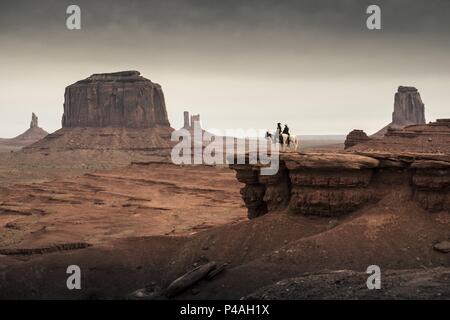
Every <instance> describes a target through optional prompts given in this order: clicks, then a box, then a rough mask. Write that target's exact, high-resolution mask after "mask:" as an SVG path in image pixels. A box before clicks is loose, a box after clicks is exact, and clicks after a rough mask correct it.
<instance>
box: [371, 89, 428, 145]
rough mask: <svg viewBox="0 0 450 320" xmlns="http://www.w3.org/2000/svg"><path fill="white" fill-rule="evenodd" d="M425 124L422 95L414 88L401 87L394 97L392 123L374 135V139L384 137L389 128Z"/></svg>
mask: <svg viewBox="0 0 450 320" xmlns="http://www.w3.org/2000/svg"><path fill="white" fill-rule="evenodd" d="M424 123H425V105H424V104H423V102H422V98H421V97H420V93H419V92H418V90H417V89H416V88H414V87H404V86H399V87H398V90H397V92H396V93H395V97H394V112H393V113H392V122H391V123H390V124H388V125H387V126H386V127H384V128H383V129H381V130H380V131H378V132H377V133H375V134H373V135H372V137H374V138H381V137H383V136H384V135H385V134H386V133H387V131H388V129H389V128H391V129H402V128H404V127H406V126H408V125H413V124H424Z"/></svg>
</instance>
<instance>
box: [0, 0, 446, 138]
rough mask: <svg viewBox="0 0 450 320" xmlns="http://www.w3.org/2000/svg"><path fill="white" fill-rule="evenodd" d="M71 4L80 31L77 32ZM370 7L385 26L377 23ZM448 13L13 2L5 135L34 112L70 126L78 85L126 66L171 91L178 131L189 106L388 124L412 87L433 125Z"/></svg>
mask: <svg viewBox="0 0 450 320" xmlns="http://www.w3.org/2000/svg"><path fill="white" fill-rule="evenodd" d="M69 4H78V5H80V7H81V9H82V30H80V31H68V30H67V29H66V28H65V19H66V14H65V10H66V8H67V6H68V5H69ZM369 4H379V5H380V6H381V9H382V25H383V29H382V30H381V31H368V30H367V29H366V27H365V20H366V17H367V15H366V13H365V9H366V7H367V6H368V5H369ZM449 15H450V1H448V0H431V1H425V0H395V1H394V0H390V1H387V0H384V1H377V0H341V1H337V0H303V1H283V0H247V1H237V0H228V1H218V0H170V1H165V0H164V1H163V0H160V1H137V0H128V1H123V0H121V1H119V0H108V1H99V0H97V1H92V0H91V1H87V0H80V1H72V0H70V1H66V0H40V1H31V0H30V1H23V0H15V1H2V4H1V10H0V42H1V43H2V51H1V52H0V59H2V61H4V62H5V63H4V65H5V67H4V69H3V76H2V77H0V87H2V88H4V89H5V92H7V93H8V94H7V95H2V96H0V112H1V118H3V119H6V124H3V123H2V126H1V127H0V136H12V135H14V134H16V133H19V132H20V131H21V130H22V127H21V124H22V122H25V124H26V122H28V113H31V111H36V112H38V113H40V114H41V115H40V119H41V122H42V123H43V125H44V126H45V127H46V128H47V129H49V130H54V129H57V128H58V127H59V125H60V116H61V110H62V95H63V92H64V87H65V86H67V85H69V84H70V83H72V82H75V81H77V80H79V79H81V78H85V77H87V76H89V75H90V74H92V73H97V72H110V71H119V70H123V69H137V70H140V71H141V72H142V73H143V75H144V76H146V77H149V78H150V79H152V80H153V81H156V82H159V83H161V84H162V85H163V88H164V90H165V93H166V97H167V100H168V107H169V115H170V116H171V121H172V123H173V124H174V126H177V125H179V124H181V113H182V111H183V110H184V109H185V108H187V109H190V110H191V111H193V112H200V113H202V115H203V118H204V119H205V121H207V122H206V124H207V125H210V126H216V127H222V128H233V127H235V126H239V127H245V126H247V125H251V126H253V127H266V126H270V123H271V122H273V119H274V118H275V117H279V114H278V113H277V110H278V109H279V108H280V107H281V108H283V110H285V116H284V117H287V118H289V119H292V122H293V128H294V129H295V130H296V131H298V132H302V133H308V132H310V133H333V132H336V133H345V132H348V131H349V130H350V129H353V127H355V126H357V125H358V124H359V125H358V126H359V127H361V128H363V129H364V128H367V129H368V131H370V130H372V131H375V130H376V129H377V128H378V127H381V126H383V125H384V124H386V123H387V122H388V121H389V115H390V112H391V109H392V95H393V91H394V90H395V89H396V86H397V85H400V84H404V85H416V86H418V87H419V89H421V92H422V93H423V96H424V101H425V103H426V104H427V112H429V114H430V118H431V119H432V118H435V117H438V116H448V115H445V112H446V110H448V105H447V102H446V100H447V99H446V97H444V96H443V94H444V92H445V91H446V90H445V89H444V87H445V84H446V83H447V82H448V79H449V78H450V61H449V59H448V57H449V56H450V19H449ZM6 75H7V76H6ZM24 88H28V89H27V90H26V93H25V94H26V96H24ZM255 110H257V111H255ZM236 112H239V113H240V114H241V118H240V119H238V120H236V117H235V114H236ZM368 114H369V115H370V116H369V117H367V116H366V115H368ZM296 115H297V116H296ZM325 115H330V117H331V119H333V122H322V121H323V118H324V116H325ZM281 117H283V116H281ZM23 119H25V121H24V120H23ZM206 119H207V120H206ZM280 121H284V120H282V119H280ZM249 122H251V123H252V124H249Z"/></svg>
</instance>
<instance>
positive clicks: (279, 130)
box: [277, 122, 282, 134]
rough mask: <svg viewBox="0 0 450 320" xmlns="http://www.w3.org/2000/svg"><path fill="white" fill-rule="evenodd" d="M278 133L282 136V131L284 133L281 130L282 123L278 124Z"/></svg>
mask: <svg viewBox="0 0 450 320" xmlns="http://www.w3.org/2000/svg"><path fill="white" fill-rule="evenodd" d="M277 131H278V133H279V134H281V131H282V130H281V123H279V122H278V124H277Z"/></svg>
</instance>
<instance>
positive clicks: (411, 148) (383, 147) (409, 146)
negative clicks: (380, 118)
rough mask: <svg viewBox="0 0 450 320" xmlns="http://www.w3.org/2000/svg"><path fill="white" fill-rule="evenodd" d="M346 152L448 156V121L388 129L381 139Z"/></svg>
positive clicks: (449, 128) (449, 147)
mask: <svg viewBox="0 0 450 320" xmlns="http://www.w3.org/2000/svg"><path fill="white" fill-rule="evenodd" d="M348 151H350V152H355V151H356V152H390V153H396V152H414V153H427V154H432V153H437V154H450V119H438V120H437V121H436V122H431V123H429V124H422V125H411V126H407V127H405V128H403V129H389V130H388V131H387V133H386V135H385V136H384V137H383V138H381V139H372V140H370V141H367V142H364V143H360V144H357V145H355V146H353V147H351V148H349V149H348Z"/></svg>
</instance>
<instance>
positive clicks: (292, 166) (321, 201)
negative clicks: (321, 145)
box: [231, 153, 450, 219]
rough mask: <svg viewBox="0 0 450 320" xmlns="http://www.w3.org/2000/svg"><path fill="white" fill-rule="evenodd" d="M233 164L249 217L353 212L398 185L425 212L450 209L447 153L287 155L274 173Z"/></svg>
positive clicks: (326, 214)
mask: <svg viewBox="0 0 450 320" xmlns="http://www.w3.org/2000/svg"><path fill="white" fill-rule="evenodd" d="M260 167H261V166H260V165H249V164H242V165H239V164H234V165H231V168H233V169H234V170H236V172H237V173H236V177H237V179H238V180H239V181H240V182H243V183H245V186H244V187H243V189H242V190H241V194H242V197H243V200H244V202H245V205H246V206H247V208H248V217H249V218H250V219H252V218H256V217H259V216H261V215H264V214H266V213H268V212H273V211H282V212H288V213H292V214H303V215H315V216H327V217H333V216H340V215H343V214H348V213H351V212H354V211H356V210H358V209H360V208H363V207H364V206H367V205H369V204H371V203H376V202H377V201H379V200H380V199H382V198H383V196H384V195H386V194H387V193H391V192H396V190H398V189H399V188H406V189H408V190H409V191H408V193H410V194H411V201H415V202H416V203H417V204H418V205H419V206H421V207H422V208H423V209H425V210H428V211H430V212H436V211H450V156H448V155H443V156H432V155H428V156H424V155H418V154H416V155H414V154H396V155H394V154H381V153H375V154H366V155H358V154H342V153H341V154H340V153H308V154H297V153H286V154H281V155H280V170H279V171H278V173H277V174H276V175H274V176H263V175H261V174H260Z"/></svg>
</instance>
